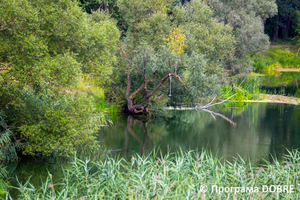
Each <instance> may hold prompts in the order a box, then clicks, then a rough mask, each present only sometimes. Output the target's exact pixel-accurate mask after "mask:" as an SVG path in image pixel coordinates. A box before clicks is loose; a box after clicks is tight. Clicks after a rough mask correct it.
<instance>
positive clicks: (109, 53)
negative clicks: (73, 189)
mask: <svg viewBox="0 0 300 200" xmlns="http://www.w3.org/2000/svg"><path fill="white" fill-rule="evenodd" d="M118 40H119V31H118V29H117V27H116V23H115V22H114V21H113V20H111V19H110V17H109V16H108V15H107V14H105V13H104V12H93V13H92V14H91V15H88V14H87V13H85V12H83V11H82V9H81V8H80V7H79V6H78V2H76V1H72V0H55V1H51V2H49V1H46V0H30V1H29V0H14V1H10V0H1V1H0V46H1V49H0V65H1V66H0V68H1V71H0V84H1V86H0V98H1V101H0V109H1V110H3V112H4V113H5V115H6V116H7V118H6V123H7V124H8V125H9V126H10V127H11V128H10V130H11V132H12V135H13V137H14V138H16V139H17V140H18V141H19V142H21V149H22V150H23V152H24V153H26V154H33V155H35V154H46V155H49V154H51V153H53V152H55V153H58V154H59V155H69V154H70V153H72V152H74V151H75V149H76V148H79V147H80V146H83V145H85V144H87V143H89V142H90V143H93V144H96V142H94V141H95V140H94V139H95V138H94V137H93V135H92V133H93V132H94V131H95V124H97V123H99V124H101V120H100V121H99V118H100V116H101V114H99V112H100V110H97V109H96V107H95V105H96V99H95V98H96V97H97V95H93V94H90V93H89V92H86V91H82V90H80V89H79V88H78V85H79V84H81V83H82V82H83V76H86V75H88V76H89V77H90V79H92V80H93V81H94V82H95V83H98V84H105V83H107V82H109V81H110V79H109V75H110V74H111V73H112V66H113V64H115V62H116V55H115V50H116V47H117V46H116V44H117V41H118ZM98 96H99V95H98ZM97 119H98V120H97ZM96 121H98V122H96ZM62 144H63V145H62Z"/></svg>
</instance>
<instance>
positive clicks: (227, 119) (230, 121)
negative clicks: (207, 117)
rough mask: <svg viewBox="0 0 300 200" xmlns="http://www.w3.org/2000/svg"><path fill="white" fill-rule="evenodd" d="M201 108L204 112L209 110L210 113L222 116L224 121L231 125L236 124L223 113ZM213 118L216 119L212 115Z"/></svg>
mask: <svg viewBox="0 0 300 200" xmlns="http://www.w3.org/2000/svg"><path fill="white" fill-rule="evenodd" d="M201 110H203V111H205V112H209V113H210V114H212V115H217V116H219V117H222V118H223V119H225V120H226V121H228V122H229V123H231V124H232V125H234V126H236V123H234V122H233V121H232V120H230V119H229V118H227V117H225V116H224V115H222V114H220V113H216V112H213V111H211V110H207V109H204V108H203V109H201ZM214 119H216V118H215V117H214Z"/></svg>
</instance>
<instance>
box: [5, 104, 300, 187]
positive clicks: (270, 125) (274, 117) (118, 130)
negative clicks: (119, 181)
mask: <svg viewBox="0 0 300 200" xmlns="http://www.w3.org/2000/svg"><path fill="white" fill-rule="evenodd" d="M230 106H231V107H230ZM236 107H239V108H236ZM212 110H213V111H214V112H219V113H221V114H223V115H224V116H226V117H227V118H229V119H231V120H232V121H234V122H235V123H236V126H234V125H232V124H231V123H229V122H228V121H226V120H224V119H223V118H221V117H218V116H215V118H216V119H214V118H213V117H212V116H211V114H210V113H207V112H204V111H201V110H199V111H194V110H188V111H170V112H169V117H170V118H168V119H164V118H150V119H149V118H146V117H137V116H121V117H119V118H117V119H116V120H115V121H114V122H113V125H111V126H109V127H104V128H103V129H102V130H100V132H99V138H100V139H102V141H103V144H104V145H106V148H107V149H108V150H112V151H108V152H110V154H112V155H113V156H120V157H125V158H126V159H130V158H131V156H132V155H133V154H134V153H135V152H137V153H138V154H144V155H147V154H148V153H149V152H151V151H152V150H153V149H160V151H161V153H162V155H163V154H165V153H167V152H168V151H169V152H174V151H178V150H179V149H180V148H181V149H182V150H200V151H201V150H202V149H203V148H205V149H208V150H210V151H211V152H212V153H213V154H214V155H218V157H223V158H226V159H228V160H232V158H233V157H237V155H240V156H241V157H243V158H245V159H250V160H251V162H252V163H253V164H259V163H263V159H265V160H271V158H272V156H274V155H275V154H276V155H279V156H280V155H282V154H285V153H287V149H289V150H291V149H296V148H299V147H300V106H294V105H288V104H267V103H251V104H240V105H239V104H236V105H222V106H220V107H218V108H217V107H215V108H213V109H212ZM67 163H68V162H64V161H60V162H57V161H54V164H52V161H50V162H47V163H45V162H43V161H42V162H39V161H34V160H33V159H30V158H22V159H21V161H20V162H19V163H16V164H12V165H10V170H11V172H12V177H15V176H18V178H19V180H20V181H22V182H23V181H25V180H27V179H28V178H29V177H30V176H31V182H32V183H34V184H35V185H39V184H41V181H42V179H45V177H46V176H47V174H48V172H49V173H51V174H52V176H53V178H54V179H58V178H60V177H61V176H62V170H61V168H62V167H67V166H68V164H67ZM12 179H13V178H12ZM14 181H15V180H14ZM15 183H16V182H15Z"/></svg>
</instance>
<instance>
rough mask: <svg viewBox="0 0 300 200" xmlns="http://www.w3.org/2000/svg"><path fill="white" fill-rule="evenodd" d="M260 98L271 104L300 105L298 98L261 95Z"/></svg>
mask: <svg viewBox="0 0 300 200" xmlns="http://www.w3.org/2000/svg"><path fill="white" fill-rule="evenodd" d="M259 97H260V98H261V99H263V100H262V102H271V103H287V104H294V105H299V104H300V98H297V97H288V96H283V95H271V94H260V95H259Z"/></svg>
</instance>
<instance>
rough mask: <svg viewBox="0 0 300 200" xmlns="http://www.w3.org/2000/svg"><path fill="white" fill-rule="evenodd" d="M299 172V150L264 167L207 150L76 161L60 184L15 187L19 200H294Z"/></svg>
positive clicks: (49, 181) (299, 190)
mask: <svg viewBox="0 0 300 200" xmlns="http://www.w3.org/2000/svg"><path fill="white" fill-rule="evenodd" d="M299 174H300V152H299V151H293V152H290V153H289V154H288V155H286V156H285V157H284V161H282V162H279V161H277V160H275V159H274V161H273V162H272V163H269V162H267V161H266V162H265V164H264V165H262V166H259V167H258V166H252V165H251V163H250V162H246V161H245V160H243V159H241V158H238V159H236V161H235V162H233V163H230V162H227V161H225V162H224V161H221V160H219V159H217V158H215V157H213V156H211V155H210V154H209V153H207V152H202V153H197V152H185V153H182V152H179V153H176V154H169V155H167V156H165V157H163V158H161V157H160V156H156V155H155V153H152V154H151V155H149V156H147V157H139V156H138V155H136V157H135V158H134V157H132V159H131V162H130V161H129V162H128V161H125V160H123V159H121V160H119V161H116V160H115V159H113V158H111V157H107V158H106V159H105V161H103V162H95V163H90V162H89V161H83V160H79V159H76V158H75V159H74V162H73V163H72V167H71V168H69V169H68V170H66V171H65V173H64V178H63V179H62V180H61V181H60V182H59V183H56V184H54V183H53V182H52V179H51V177H52V176H51V174H49V176H48V179H47V181H45V182H43V183H42V186H37V185H35V186H33V185H31V184H30V180H29V181H28V182H26V183H20V184H19V187H17V188H14V189H16V190H19V192H20V196H19V197H18V198H19V199H102V198H103V199H186V198H187V199H235V198H236V199H237V198H243V199H252V198H253V199H295V198H296V197H299V195H300V179H299ZM272 185H275V186H279V187H280V186H282V187H283V186H288V187H289V191H291V190H290V189H291V188H290V187H293V188H294V189H293V190H292V192H291V193H289V192H286V191H285V192H270V191H267V192H264V191H263V189H264V190H266V188H267V187H268V188H269V189H271V191H273V190H274V187H273V186H272ZM270 186H272V187H270ZM223 187H224V188H223ZM232 188H233V189H232ZM238 188H239V189H238ZM251 188H252V189H253V191H252V189H251ZM206 189H207V190H208V191H207V192H205V191H206ZM238 190H239V191H238ZM244 190H245V191H244ZM243 191H244V192H243ZM8 195H9V194H8Z"/></svg>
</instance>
